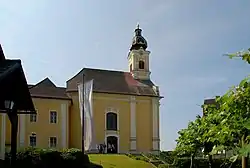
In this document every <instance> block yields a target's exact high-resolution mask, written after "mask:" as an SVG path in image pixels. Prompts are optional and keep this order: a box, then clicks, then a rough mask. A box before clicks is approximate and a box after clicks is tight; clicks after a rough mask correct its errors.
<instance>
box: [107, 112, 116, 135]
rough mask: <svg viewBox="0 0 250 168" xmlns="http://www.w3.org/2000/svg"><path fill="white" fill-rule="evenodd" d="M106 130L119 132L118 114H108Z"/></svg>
mask: <svg viewBox="0 0 250 168" xmlns="http://www.w3.org/2000/svg"><path fill="white" fill-rule="evenodd" d="M106 115H107V116H106V128H107V130H113V131H116V130H117V114H116V113H112V112H109V113H107V114H106Z"/></svg>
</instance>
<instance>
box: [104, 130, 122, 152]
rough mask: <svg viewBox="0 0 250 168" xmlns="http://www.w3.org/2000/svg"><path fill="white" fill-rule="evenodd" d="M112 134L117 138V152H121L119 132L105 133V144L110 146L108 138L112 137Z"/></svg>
mask: <svg viewBox="0 0 250 168" xmlns="http://www.w3.org/2000/svg"><path fill="white" fill-rule="evenodd" d="M110 136H113V137H116V138H117V153H120V136H119V135H118V134H116V133H115V134H111V133H109V134H105V140H104V142H105V144H106V145H107V146H108V144H107V138H108V137H110ZM105 153H107V148H105Z"/></svg>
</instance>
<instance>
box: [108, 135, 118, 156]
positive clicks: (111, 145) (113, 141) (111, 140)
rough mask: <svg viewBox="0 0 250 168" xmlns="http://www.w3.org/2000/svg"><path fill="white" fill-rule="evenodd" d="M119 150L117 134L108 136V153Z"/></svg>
mask: <svg viewBox="0 0 250 168" xmlns="http://www.w3.org/2000/svg"><path fill="white" fill-rule="evenodd" d="M117 152H118V138H117V137H115V136H108V137H107V153H117Z"/></svg>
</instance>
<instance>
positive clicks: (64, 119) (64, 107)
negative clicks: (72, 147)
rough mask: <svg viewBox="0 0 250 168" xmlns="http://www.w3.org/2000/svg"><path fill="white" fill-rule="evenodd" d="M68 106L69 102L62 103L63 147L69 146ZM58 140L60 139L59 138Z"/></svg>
mask: <svg viewBox="0 0 250 168" xmlns="http://www.w3.org/2000/svg"><path fill="white" fill-rule="evenodd" d="M67 120H68V106H67V104H65V103H63V104H61V124H62V128H61V130H62V133H61V136H62V140H61V141H62V143H61V147H62V148H67V147H68V145H67V136H68V122H67ZM57 141H58V139H57Z"/></svg>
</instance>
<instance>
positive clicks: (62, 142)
mask: <svg viewBox="0 0 250 168" xmlns="http://www.w3.org/2000/svg"><path fill="white" fill-rule="evenodd" d="M32 100H33V103H34V106H35V108H36V110H37V117H36V122H30V115H28V114H27V115H24V114H20V115H19V116H18V118H19V120H18V134H17V147H18V148H19V149H20V148H25V147H28V146H29V145H30V136H31V135H36V147H39V148H48V147H49V138H50V137H56V139H57V144H56V148H68V147H69V145H68V143H69V140H68V136H69V129H68V128H69V123H68V117H69V114H68V113H69V109H68V107H69V105H70V101H69V100H59V99H45V98H33V99H32ZM51 110H52V111H56V112H57V122H56V123H50V111H51ZM0 116H1V117H0V122H1V123H0V134H1V139H2V132H1V131H2V127H3V126H2V118H3V117H2V114H1V115H0ZM10 143H11V124H10V121H9V119H8V116H7V115H6V116H5V144H4V146H5V150H6V152H7V151H9V150H10ZM1 144H2V142H1V143H0V151H1V147H2V146H1Z"/></svg>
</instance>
